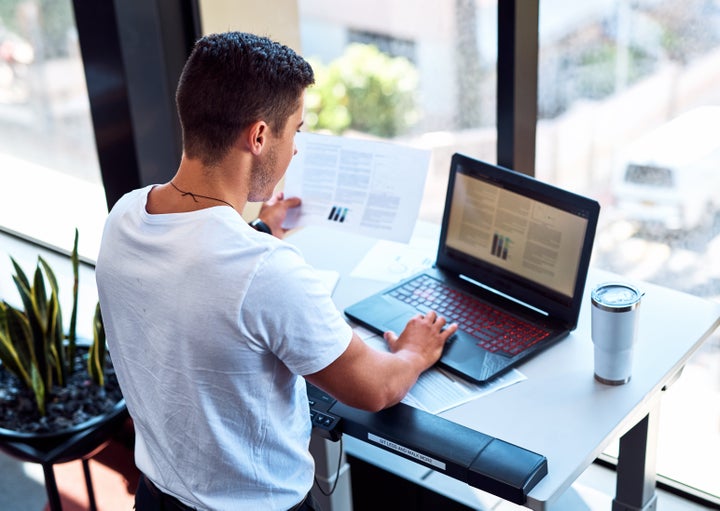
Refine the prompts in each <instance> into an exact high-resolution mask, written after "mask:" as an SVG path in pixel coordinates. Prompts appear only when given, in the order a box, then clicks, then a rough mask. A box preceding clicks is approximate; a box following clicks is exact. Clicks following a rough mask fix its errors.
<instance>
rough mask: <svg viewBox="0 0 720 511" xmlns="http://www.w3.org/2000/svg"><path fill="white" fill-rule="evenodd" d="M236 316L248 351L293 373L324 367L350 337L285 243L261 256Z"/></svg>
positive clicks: (313, 275)
mask: <svg viewBox="0 0 720 511" xmlns="http://www.w3.org/2000/svg"><path fill="white" fill-rule="evenodd" d="M240 315H241V317H240V318H239V320H240V329H241V330H243V331H244V332H245V334H246V335H247V336H248V338H249V339H250V342H251V343H252V347H253V349H257V350H258V351H266V350H267V351H270V352H272V353H274V354H275V356H277V358H278V359H280V360H281V361H282V362H283V363H284V364H285V365H286V366H287V367H288V369H289V370H290V371H292V372H293V373H295V374H299V375H307V374H312V373H315V372H317V371H319V370H321V369H324V368H325V367H327V366H328V365H329V364H330V363H332V362H333V361H335V359H337V358H338V357H339V356H340V355H341V354H342V353H343V352H344V351H345V350H346V349H347V347H348V345H349V344H350V339H351V338H352V329H351V327H350V325H348V323H347V321H346V320H345V318H344V317H343V315H342V313H341V312H340V311H339V310H338V309H337V307H336V306H335V304H334V303H333V301H332V298H331V296H330V291H329V290H328V289H327V287H326V286H325V285H324V284H323V282H322V280H321V279H320V277H319V275H318V274H317V272H316V271H315V270H314V269H313V268H312V267H311V266H310V265H308V264H307V263H306V262H305V261H304V260H303V258H302V256H301V255H300V254H299V253H298V252H297V251H296V250H295V249H294V248H292V247H291V246H290V245H287V244H281V245H279V246H278V247H277V248H276V249H274V250H272V251H270V252H269V253H268V255H267V257H265V258H264V260H263V262H262V264H261V265H260V266H259V268H258V269H257V272H256V274H255V276H254V278H253V281H252V283H251V285H250V286H249V288H248V292H247V294H246V296H245V300H244V302H243V306H242V307H241V313H240Z"/></svg>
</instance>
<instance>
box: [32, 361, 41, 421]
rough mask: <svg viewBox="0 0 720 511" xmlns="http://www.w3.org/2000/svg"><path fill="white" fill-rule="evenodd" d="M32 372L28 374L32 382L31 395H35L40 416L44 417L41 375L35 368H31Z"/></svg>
mask: <svg viewBox="0 0 720 511" xmlns="http://www.w3.org/2000/svg"><path fill="white" fill-rule="evenodd" d="M31 370H32V372H31V373H30V379H31V381H32V385H31V387H30V388H32V390H33V393H34V394H35V402H36V403H37V406H38V411H39V412H40V415H45V382H44V381H43V378H42V375H41V374H40V372H39V371H38V368H37V367H36V366H34V365H33V366H32V367H31Z"/></svg>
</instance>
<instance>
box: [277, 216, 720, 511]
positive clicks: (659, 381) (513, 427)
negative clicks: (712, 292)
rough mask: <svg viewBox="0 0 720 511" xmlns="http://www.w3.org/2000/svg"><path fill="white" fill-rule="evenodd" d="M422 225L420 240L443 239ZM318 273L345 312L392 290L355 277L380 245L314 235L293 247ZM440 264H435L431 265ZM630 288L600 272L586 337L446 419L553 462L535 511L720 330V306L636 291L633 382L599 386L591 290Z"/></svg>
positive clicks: (675, 294) (298, 238)
mask: <svg viewBox="0 0 720 511" xmlns="http://www.w3.org/2000/svg"><path fill="white" fill-rule="evenodd" d="M437 232H438V230H437V227H434V226H427V225H420V226H418V228H417V229H416V233H415V235H416V236H437ZM288 241H289V242H291V243H293V244H294V245H296V246H297V247H299V248H300V250H301V251H302V252H303V254H304V256H305V258H306V260H307V261H308V262H309V263H310V264H312V265H314V266H315V267H316V268H318V269H332V270H336V271H339V272H340V275H341V278H340V281H339V283H338V286H337V288H336V289H335V293H334V294H333V298H334V300H335V302H336V304H337V305H338V307H340V308H341V309H342V308H344V307H345V306H348V305H350V304H351V303H353V302H355V301H357V300H360V299H362V298H364V297H365V296H367V295H368V294H370V293H372V292H374V291H377V290H379V289H382V288H383V287H385V286H387V283H385V282H379V281H373V280H367V279H358V278H353V277H350V276H349V274H350V272H351V271H352V269H353V268H354V267H355V266H356V265H357V264H358V263H359V262H360V261H361V260H362V258H363V256H364V255H365V254H366V253H367V251H368V250H369V249H370V248H371V247H372V246H373V244H374V243H375V240H373V239H370V238H366V237H361V236H355V235H352V234H345V233H342V232H340V231H328V230H324V229H321V228H316V227H308V228H305V229H303V230H301V231H298V232H296V233H294V234H293V235H292V236H290V237H288ZM432 255H434V254H431V256H432ZM609 280H621V281H622V280H626V281H627V279H623V278H622V277H621V276H618V275H616V274H612V273H609V272H605V271H601V270H597V269H591V270H590V273H589V275H588V282H587V284H586V286H585V299H584V300H583V305H582V309H581V312H580V319H579V324H578V328H577V329H576V330H575V331H574V332H572V333H571V335H570V336H569V337H567V338H566V339H564V340H562V341H560V342H559V343H557V344H556V345H554V346H552V347H550V348H549V349H548V350H545V351H543V352H541V353H540V354H539V355H537V356H536V357H534V358H532V359H531V360H529V361H527V362H525V363H523V364H522V365H520V366H518V369H519V370H520V371H522V372H523V373H524V374H525V375H526V376H527V377H528V379H527V380H526V381H523V382H520V383H518V384H516V385H513V386H511V387H509V388H506V389H503V390H500V391H498V392H496V393H493V394H491V395H489V396H485V397H482V398H479V399H477V400H475V401H471V402H469V403H466V404H464V405H461V406H459V407H457V408H453V409H451V410H449V411H447V412H444V413H443V414H442V416H443V417H444V418H446V419H449V420H452V421H454V422H457V423H459V424H462V425H464V426H467V427H470V428H473V429H476V430H478V431H480V432H482V433H485V434H488V435H492V436H495V437H498V438H500V439H502V440H505V441H507V442H510V443H513V444H516V445H518V446H521V447H525V448H527V449H530V450H532V451H535V452H538V453H540V454H543V455H544V456H546V457H547V459H548V469H549V473H548V475H547V476H545V477H544V478H543V479H542V480H541V481H540V483H538V485H537V486H536V487H535V488H534V489H533V490H532V491H531V492H530V494H529V496H528V502H527V504H526V505H527V506H528V507H530V508H532V509H537V510H544V509H545V506H546V504H547V503H552V502H553V501H555V500H556V499H558V498H559V497H560V495H562V493H563V492H564V491H565V490H566V489H567V488H568V487H569V486H570V485H571V484H572V483H573V481H575V479H576V478H577V477H578V476H579V475H580V474H582V472H583V471H584V470H585V469H586V468H587V467H588V466H589V465H590V463H592V462H593V461H594V460H595V458H597V456H598V455H599V454H600V453H602V451H603V450H604V449H605V448H606V447H607V446H608V445H609V444H610V443H611V442H612V441H613V440H615V439H617V438H618V437H619V436H621V435H622V434H624V433H625V432H626V431H628V430H629V429H630V428H632V427H633V426H634V425H635V424H636V423H637V422H638V421H640V420H641V419H642V418H643V417H645V416H646V415H647V414H648V413H649V412H650V411H651V410H652V409H653V407H655V406H656V404H657V401H658V400H659V399H660V396H661V394H660V391H661V390H662V388H663V387H664V386H666V385H669V384H671V383H672V382H673V381H674V378H675V377H676V376H677V375H678V373H679V372H680V371H681V370H682V368H683V366H684V365H685V363H686V362H687V360H688V359H689V358H690V356H691V355H692V354H693V353H694V352H695V351H696V350H697V349H698V348H699V347H700V345H701V344H702V343H703V341H704V340H705V339H706V338H707V337H708V336H709V335H710V334H711V333H712V332H713V331H714V330H715V328H716V327H717V326H718V325H719V324H720V304H719V303H716V302H713V301H709V300H706V299H702V298H698V297H695V296H692V295H688V294H685V293H681V292H679V291H674V290H671V289H667V288H664V287H661V286H657V285H653V284H649V283H644V282H632V283H634V284H636V285H638V286H639V287H640V288H641V290H642V291H644V292H645V296H644V297H643V300H642V303H641V305H640V308H639V320H640V324H639V330H638V335H639V339H638V342H637V346H636V351H635V361H634V367H633V375H632V379H631V380H630V382H629V383H627V384H626V385H622V386H617V387H612V386H606V385H603V384H600V383H598V382H596V381H595V379H594V378H593V346H592V341H591V338H590V297H589V293H590V290H591V289H592V288H593V287H594V286H595V284H598V283H601V282H605V281H609Z"/></svg>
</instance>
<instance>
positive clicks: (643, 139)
mask: <svg viewBox="0 0 720 511" xmlns="http://www.w3.org/2000/svg"><path fill="white" fill-rule="evenodd" d="M718 19H720V6H719V5H718V4H717V3H713V2H704V1H689V2H673V1H671V0H659V1H634V2H631V1H627V0H620V1H608V2H592V3H587V2H560V1H557V0H541V1H540V50H539V51H540V56H539V90H538V111H539V119H538V131H537V160H536V174H537V175H538V177H541V178H544V179H547V180H550V181H552V182H555V183H557V184H559V185H561V186H565V187H568V188H572V189H575V190H576V191H578V192H580V193H585V194H589V195H591V196H594V197H595V198H597V199H598V200H599V201H600V202H601V204H602V214H601V225H599V226H598V234H597V237H596V242H595V247H596V248H595V252H594V254H593V263H592V264H593V265H594V266H596V267H600V268H603V269H607V270H610V271H613V272H616V273H618V274H622V275H624V276H626V277H627V278H628V279H638V280H644V281H650V282H654V283H657V284H660V285H663V286H667V287H671V288H675V289H678V290H681V291H685V292H688V293H691V294H695V295H699V296H704V297H707V298H711V299H716V298H717V297H719V296H720V287H719V286H718V279H717V275H718V274H719V272H720V260H719V259H718V257H717V254H716V253H715V252H714V248H713V247H714V246H716V245H717V240H718V235H720V222H719V221H718V219H720V215H719V214H718V212H719V211H720V210H719V209H718V206H720V198H716V197H715V195H720V184H718V183H716V182H715V181H714V180H715V179H717V177H716V176H718V174H720V167H719V166H718V161H720V160H718V156H717V155H718V154H720V153H717V152H716V153H712V150H713V149H714V148H715V147H718V146H720V142H718V141H717V140H716V139H717V133H718V127H714V128H713V129H712V131H708V129H706V127H705V122H706V121H703V120H702V117H704V116H703V115H702V111H703V110H706V109H707V107H708V106H712V105H720V85H719V84H720V81H719V80H718V73H717V70H718V69H720V52H719V50H720V41H719V40H718V39H719V37H718V31H717V28H716V27H717V22H718ZM718 111H720V109H717V110H715V109H714V108H713V109H711V110H710V115H709V116H705V117H709V119H708V122H713V123H714V125H715V126H718V123H720V117H719V116H718V115H717V113H718ZM682 114H689V115H692V116H694V117H693V119H692V122H691V123H690V124H689V126H688V125H687V124H685V126H684V127H683V128H682V129H680V130H674V134H673V135H672V136H669V137H668V136H665V135H666V134H669V130H668V126H669V125H670V124H671V121H672V120H673V119H676V118H678V117H679V116H681V115H682ZM710 133H712V135H710ZM661 135H662V136H661ZM688 140H689V142H688ZM648 141H650V142H648ZM706 141H707V142H709V143H711V145H712V146H713V147H712V148H710V150H708V151H705V150H700V149H699V146H700V145H707V144H706V143H705V142H706ZM689 144H692V146H693V147H695V148H697V149H696V150H692V151H690V155H689V157H686V156H685V155H684V154H682V153H683V152H684V151H683V149H685V148H687V147H688V145H689ZM641 145H642V146H643V147H642V151H640V148H641V147H640V146H641ZM702 167H704V168H702ZM716 190H717V191H718V192H717V193H716ZM718 382H720V336H719V335H718V334H717V333H716V334H714V335H713V336H712V337H711V338H710V339H709V340H708V341H706V343H705V344H704V346H703V347H702V348H701V350H700V351H699V352H698V353H697V354H696V355H695V356H694V357H693V358H692V359H691V360H690V362H689V363H688V365H687V366H686V368H685V370H684V372H683V375H682V377H681V378H680V379H679V380H678V381H677V382H676V383H675V384H674V385H673V386H672V387H671V388H670V389H669V390H668V391H667V393H666V395H665V396H664V399H663V401H662V404H661V408H660V410H661V416H660V417H661V418H660V431H659V447H658V459H657V470H658V473H659V474H660V475H661V476H664V477H666V478H669V479H671V480H675V481H679V482H680V483H682V484H683V485H687V486H689V487H692V488H695V489H697V490H699V491H701V492H705V493H708V494H712V495H715V496H720V479H719V478H718V477H717V459H718V458H720V430H718V424H720V385H719V384H718ZM608 452H609V453H610V454H613V453H614V448H613V449H610V450H609V451H608Z"/></svg>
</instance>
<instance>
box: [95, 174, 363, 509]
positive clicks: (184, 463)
mask: <svg viewBox="0 0 720 511" xmlns="http://www.w3.org/2000/svg"><path fill="white" fill-rule="evenodd" d="M150 189H151V187H150V186H148V187H146V188H143V189H140V190H136V191H133V192H130V193H128V194H127V195H125V196H124V197H123V198H122V199H121V200H120V201H118V202H117V204H116V205H115V206H114V207H113V209H112V211H111V212H110V215H109V217H108V219H107V223H106V226H105V230H104V233H103V239H102V244H101V248H100V254H99V256H98V261H97V265H96V270H95V274H96V280H97V285H98V293H99V297H100V305H101V309H102V314H103V321H104V325H105V329H106V333H107V340H108V346H109V350H110V354H111V357H112V360H113V365H114V367H115V370H116V372H117V376H118V380H119V382H120V385H121V388H122V391H123V396H124V397H125V400H126V403H127V406H128V410H129V412H130V415H131V416H132V418H133V421H134V425H135V431H136V444H135V461H136V464H137V466H138V468H139V469H140V470H141V471H142V472H143V473H144V474H145V475H147V476H148V477H149V478H150V479H151V480H152V481H153V482H154V483H155V484H156V485H157V486H158V487H159V488H160V489H161V490H162V491H164V492H166V493H168V494H170V495H174V496H176V497H177V498H179V499H180V500H181V501H182V502H184V503H186V504H188V505H190V506H195V507H197V508H199V509H213V510H223V509H232V510H236V509H263V510H266V509H267V510H275V509H278V510H279V509H288V508H290V507H292V506H293V505H295V504H297V503H298V502H299V501H300V500H301V499H302V498H303V497H304V496H305V494H306V493H307V492H308V491H309V490H310V488H311V486H312V482H313V472H314V462H313V459H312V457H311V455H310V453H309V451H308V446H309V441H310V433H311V424H310V420H309V414H308V401H307V394H306V390H305V381H304V379H303V378H301V377H298V376H297V375H304V374H310V373H314V372H316V371H319V370H321V369H323V368H325V367H327V366H328V365H329V364H330V363H331V362H333V361H334V360H335V359H337V358H338V357H339V356H340V355H341V354H342V353H343V352H344V351H345V349H346V348H347V346H348V345H349V343H350V338H351V336H352V331H351V329H350V326H349V325H348V324H347V322H346V321H345V319H344V318H343V316H342V314H341V313H340V312H339V311H338V310H337V308H336V307H335V305H334V304H333V302H332V300H331V297H330V294H329V292H328V290H327V289H326V288H325V286H324V285H323V283H322V281H321V280H320V278H319V277H318V276H317V274H316V273H315V272H314V270H313V269H312V268H311V267H310V266H308V265H307V264H306V263H305V262H304V260H303V258H302V256H301V255H300V254H299V252H298V251H297V250H296V249H295V248H293V247H292V246H291V245H289V244H288V243H285V242H283V241H281V240H279V239H277V238H275V237H273V236H270V235H267V234H264V233H260V232H257V231H255V230H254V229H253V228H252V227H250V226H249V225H247V223H246V222H245V221H244V220H243V219H242V217H241V216H240V215H239V214H238V213H237V212H236V211H234V210H233V209H231V208H229V207H226V206H218V207H211V208H207V209H202V210H199V211H194V212H189V213H173V214H161V215H150V214H148V213H147V212H146V210H145V205H146V201H147V194H148V192H149V191H150Z"/></svg>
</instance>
